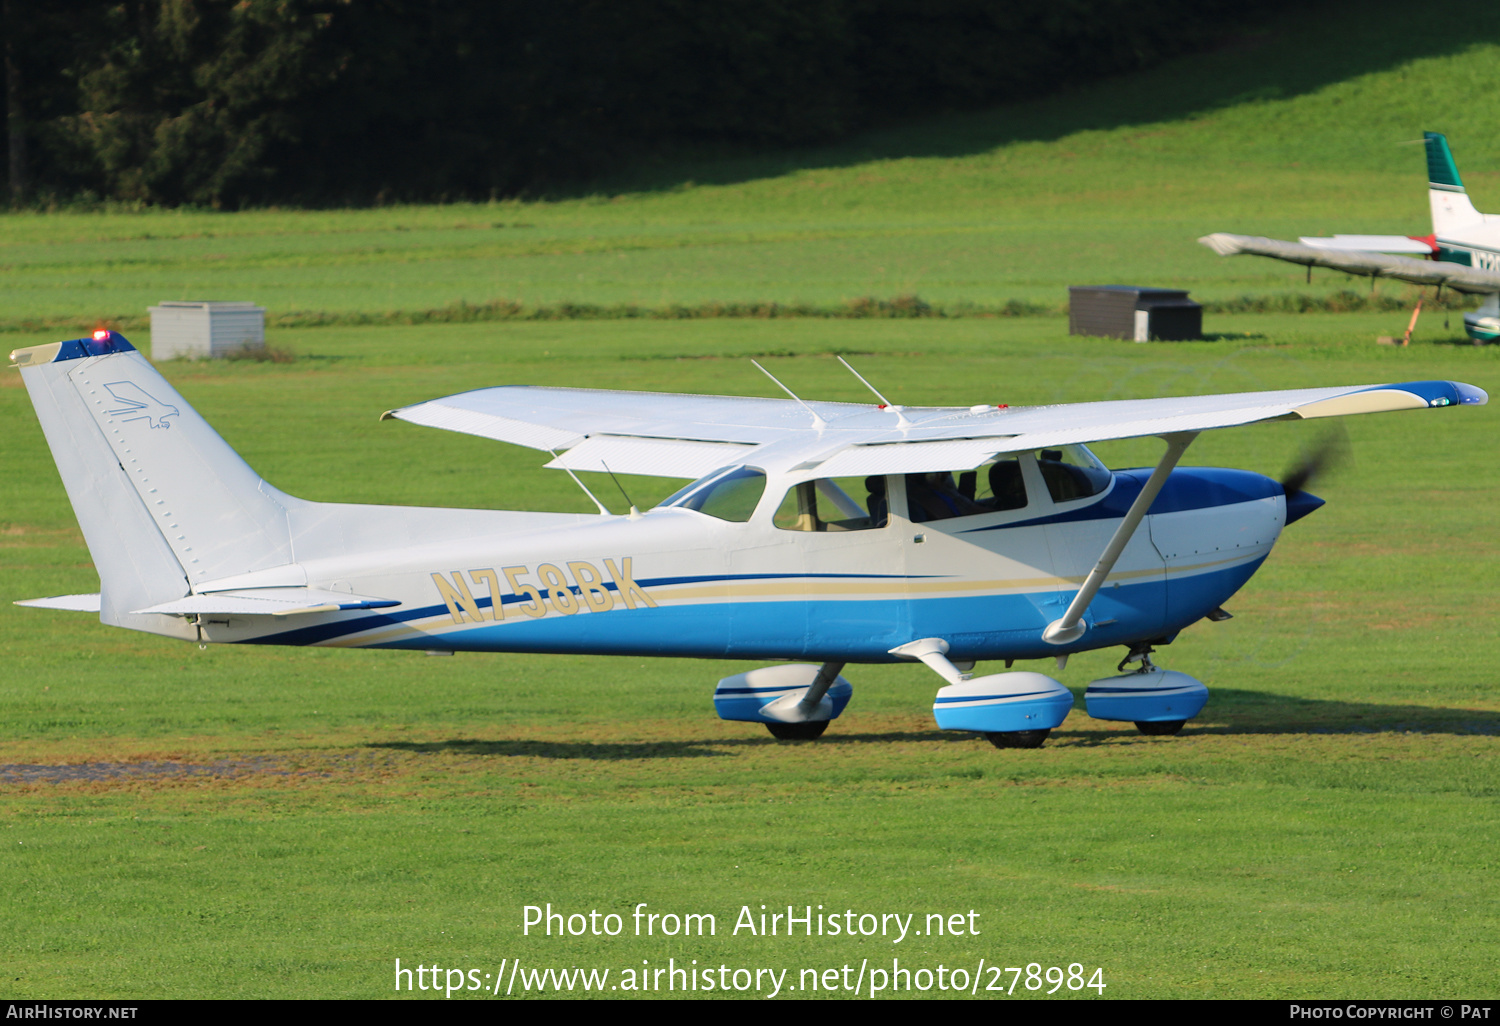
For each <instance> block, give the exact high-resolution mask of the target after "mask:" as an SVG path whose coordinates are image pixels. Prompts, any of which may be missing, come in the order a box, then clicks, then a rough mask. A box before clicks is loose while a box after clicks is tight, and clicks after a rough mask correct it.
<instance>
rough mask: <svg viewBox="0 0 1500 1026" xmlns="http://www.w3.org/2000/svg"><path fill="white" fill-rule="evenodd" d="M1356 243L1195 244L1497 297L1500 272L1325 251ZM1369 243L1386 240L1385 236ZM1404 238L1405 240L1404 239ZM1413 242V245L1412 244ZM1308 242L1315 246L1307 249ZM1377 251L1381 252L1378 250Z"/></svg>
mask: <svg viewBox="0 0 1500 1026" xmlns="http://www.w3.org/2000/svg"><path fill="white" fill-rule="evenodd" d="M1346 238H1350V239H1352V238H1361V237H1359V236H1337V235H1335V236H1333V239H1331V240H1330V239H1314V240H1303V241H1302V242H1283V241H1282V240H1280V239H1267V238H1264V237H1262V236H1259V235H1231V234H1230V233H1228V232H1215V233H1214V234H1212V235H1205V236H1203V238H1201V239H1199V240H1198V241H1199V242H1201V243H1203V245H1205V246H1207V247H1208V248H1209V249H1211V250H1213V251H1214V252H1215V253H1217V254H1219V255H1220V256H1236V255H1238V254H1242V253H1247V254H1250V255H1252V256H1264V257H1272V258H1274V259H1276V260H1286V261H1288V262H1290V263H1294V264H1302V265H1303V266H1305V267H1327V268H1330V269H1332V270H1335V271H1344V272H1346V273H1348V274H1358V275H1368V276H1370V277H1372V278H1396V279H1399V280H1400V281H1410V282H1415V283H1416V284H1418V285H1446V286H1447V287H1448V288H1450V289H1453V290H1454V291H1455V292H1471V293H1475V294H1478V295H1489V294H1492V293H1495V292H1500V272H1496V271H1487V270H1483V269H1481V268H1478V267H1469V266H1466V265H1464V264H1456V263H1453V262H1451V261H1447V260H1417V259H1414V258H1412V257H1404V256H1395V255H1392V254H1391V253H1390V252H1375V251H1374V248H1373V247H1372V248H1371V249H1355V248H1350V245H1352V244H1348V245H1346V244H1343V243H1342V242H1341V243H1340V244H1339V245H1326V244H1325V243H1329V242H1332V241H1333V240H1343V239H1346ZM1369 238H1375V239H1386V238H1387V236H1370V237H1369ZM1403 238H1404V236H1403ZM1412 241H1416V240H1412ZM1309 242H1315V243H1318V244H1317V245H1309V244H1308V243H1309ZM1418 245H1420V246H1421V250H1411V252H1419V251H1430V247H1428V245H1427V244H1426V243H1425V242H1419V243H1418ZM1381 248H1385V247H1384V246H1382V247H1381Z"/></svg>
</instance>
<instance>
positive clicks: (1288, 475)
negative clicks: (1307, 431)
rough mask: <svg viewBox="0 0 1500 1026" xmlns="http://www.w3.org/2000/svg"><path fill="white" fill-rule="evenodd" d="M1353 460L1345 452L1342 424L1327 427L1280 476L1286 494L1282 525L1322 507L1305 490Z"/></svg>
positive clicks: (1314, 497) (1347, 439) (1349, 451)
mask: <svg viewBox="0 0 1500 1026" xmlns="http://www.w3.org/2000/svg"><path fill="white" fill-rule="evenodd" d="M1352 458H1353V455H1352V452H1351V450H1350V448H1349V434H1348V432H1347V431H1345V430H1344V425H1343V424H1342V423H1338V422H1335V423H1333V424H1331V425H1329V426H1328V428H1327V429H1326V430H1324V431H1323V433H1322V434H1321V435H1320V436H1319V437H1318V439H1317V440H1316V441H1315V442H1314V443H1313V445H1312V447H1311V448H1310V449H1306V450H1304V451H1303V453H1302V455H1301V456H1300V457H1299V458H1298V459H1297V460H1296V462H1294V463H1293V464H1292V465H1291V466H1290V467H1288V468H1287V470H1286V472H1285V473H1284V474H1282V475H1281V487H1282V489H1283V490H1284V491H1285V492H1286V522H1287V523H1289V524H1290V523H1293V522H1294V521H1297V520H1301V519H1302V518H1303V517H1305V516H1307V515H1308V514H1309V513H1311V512H1312V511H1313V510H1315V509H1317V508H1318V507H1319V506H1321V505H1323V500H1322V499H1320V498H1318V497H1317V496H1316V495H1313V494H1312V493H1311V492H1309V491H1307V490H1306V489H1307V486H1308V485H1309V484H1311V483H1312V482H1314V481H1316V480H1317V479H1318V478H1320V477H1322V476H1324V475H1325V474H1327V473H1328V472H1329V471H1331V470H1336V469H1338V468H1339V467H1342V466H1345V465H1346V464H1348V463H1349V462H1350V461H1351V460H1352Z"/></svg>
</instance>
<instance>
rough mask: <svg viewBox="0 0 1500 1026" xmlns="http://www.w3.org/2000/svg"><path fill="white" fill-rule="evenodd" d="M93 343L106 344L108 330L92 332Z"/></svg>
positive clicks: (101, 329)
mask: <svg viewBox="0 0 1500 1026" xmlns="http://www.w3.org/2000/svg"><path fill="white" fill-rule="evenodd" d="M94 341H95V342H108V341H109V329H108V328H100V329H99V330H98V331H96V332H94Z"/></svg>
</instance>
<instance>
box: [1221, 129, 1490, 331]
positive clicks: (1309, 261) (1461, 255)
mask: <svg viewBox="0 0 1500 1026" xmlns="http://www.w3.org/2000/svg"><path fill="white" fill-rule="evenodd" d="M1423 142H1424V144H1425V146H1426V151H1427V196H1428V205H1429V207H1430V208H1431V211H1432V234H1431V235H1425V236H1408V235H1334V236H1331V237H1327V238H1314V237H1308V236H1304V237H1303V238H1302V239H1300V240H1299V241H1297V242H1284V241H1282V240H1280V239H1268V238H1264V237H1263V236H1259V235H1234V234H1231V233H1228V232H1215V233H1214V234H1212V235H1205V236H1204V237H1203V238H1201V239H1199V240H1198V241H1199V242H1201V243H1203V244H1204V245H1205V246H1208V247H1209V248H1210V249H1212V250H1213V251H1214V252H1215V253H1218V254H1219V255H1220V256H1235V255H1237V254H1241V253H1244V254H1249V255H1252V256H1264V257H1271V258H1273V259H1276V260H1285V261H1288V262H1289V263H1294V264H1301V265H1303V266H1304V267H1307V268H1309V271H1310V269H1311V268H1314V267H1326V268H1329V269H1330V270H1335V271H1343V272H1345V273H1346V274H1356V275H1368V276H1369V277H1371V278H1395V279H1397V280H1399V281H1409V282H1412V283H1413V284H1417V285H1436V286H1438V287H1439V288H1440V289H1441V288H1444V287H1446V288H1450V289H1453V290H1454V291H1455V292H1466V293H1469V294H1471V295H1482V296H1484V297H1485V299H1484V301H1483V302H1482V303H1481V304H1480V307H1479V309H1478V310H1476V311H1473V312H1469V313H1465V314H1464V329H1465V330H1466V331H1467V332H1468V334H1469V337H1470V338H1472V339H1474V341H1476V342H1493V341H1495V340H1496V339H1500V215H1495V214H1481V213H1480V212H1479V211H1478V210H1476V209H1475V208H1474V204H1473V202H1472V201H1471V200H1470V199H1469V195H1468V191H1467V190H1466V189H1465V188H1464V184H1463V180H1462V179H1461V178H1459V176H1458V165H1457V164H1456V163H1455V162H1454V160H1453V153H1452V151H1450V150H1449V148H1448V140H1447V138H1445V137H1444V136H1442V135H1441V134H1439V133H1437V132H1425V133H1423ZM1401 254H1420V255H1421V256H1422V257H1425V258H1426V259H1415V258H1414V257H1413V256H1402V255H1401Z"/></svg>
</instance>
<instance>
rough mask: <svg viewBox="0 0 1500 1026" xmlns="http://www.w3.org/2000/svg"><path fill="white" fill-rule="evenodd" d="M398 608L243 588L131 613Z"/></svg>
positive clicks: (312, 593)
mask: <svg viewBox="0 0 1500 1026" xmlns="http://www.w3.org/2000/svg"><path fill="white" fill-rule="evenodd" d="M400 604H401V603H400V602H397V601H396V600H395V599H382V598H370V597H369V596H366V595H350V594H348V593H347V592H341V591H320V590H319V589H317V588H246V589H245V590H243V591H216V592H212V593H210V594H207V595H188V596H187V597H186V598H180V599H176V600H174V601H172V602H163V603H161V604H160V605H157V606H151V607H149V608H147V609H137V610H134V612H136V613H164V614H167V615H169V616H214V615H217V616H294V615H296V614H299V613H332V612H337V611H338V610H340V609H385V608H387V607H389V606H399V605H400Z"/></svg>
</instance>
